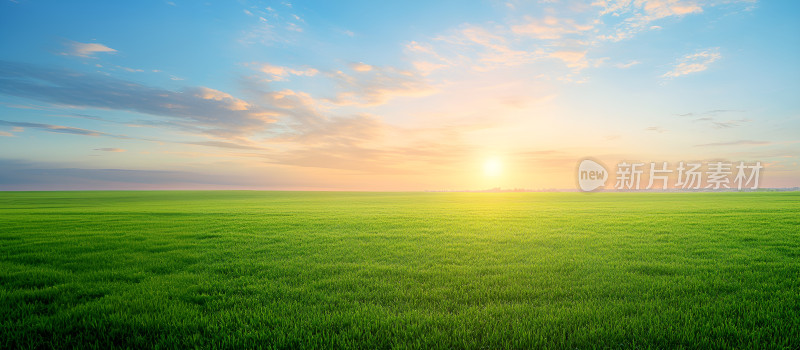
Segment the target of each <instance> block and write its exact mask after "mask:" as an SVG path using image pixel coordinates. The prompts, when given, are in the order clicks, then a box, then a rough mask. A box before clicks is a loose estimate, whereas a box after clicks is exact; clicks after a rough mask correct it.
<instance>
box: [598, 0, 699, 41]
mask: <svg viewBox="0 0 800 350" xmlns="http://www.w3.org/2000/svg"><path fill="white" fill-rule="evenodd" d="M593 5H595V6H600V7H601V8H602V10H601V11H600V15H601V17H602V16H609V15H610V16H614V17H621V18H623V19H624V20H622V21H620V22H619V24H617V25H616V26H615V28H614V29H613V31H612V32H611V33H608V34H601V35H599V38H600V39H601V40H611V41H620V40H624V39H628V38H631V37H633V36H634V35H636V34H637V33H639V32H642V31H644V30H648V29H655V28H653V27H657V26H652V25H651V23H652V22H654V21H657V20H659V19H662V18H667V17H682V16H685V15H689V14H695V13H701V12H703V8H702V7H701V6H700V5H699V4H698V3H697V2H696V1H694V0H636V1H631V0H597V1H595V2H594V3H593Z"/></svg>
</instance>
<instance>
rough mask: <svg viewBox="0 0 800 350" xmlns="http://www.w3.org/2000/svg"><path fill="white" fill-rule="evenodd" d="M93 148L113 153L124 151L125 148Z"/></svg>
mask: <svg viewBox="0 0 800 350" xmlns="http://www.w3.org/2000/svg"><path fill="white" fill-rule="evenodd" d="M94 150H95V151H101V152H114V153H121V152H125V150H124V149H122V148H112V147H104V148H95V149H94Z"/></svg>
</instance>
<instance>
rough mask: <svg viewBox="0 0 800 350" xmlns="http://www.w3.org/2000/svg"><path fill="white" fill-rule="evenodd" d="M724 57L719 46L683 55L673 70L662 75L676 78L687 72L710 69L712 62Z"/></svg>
mask: <svg viewBox="0 0 800 350" xmlns="http://www.w3.org/2000/svg"><path fill="white" fill-rule="evenodd" d="M720 58H722V55H721V54H720V53H719V48H710V49H705V50H702V51H698V52H696V53H693V54H688V55H686V56H683V57H681V58H680V59H678V61H677V62H676V63H675V65H674V67H673V68H672V70H670V71H669V72H667V73H664V75H662V76H661V77H662V78H676V77H680V76H683V75H687V74H692V73H697V72H702V71H704V70H706V69H708V66H709V65H710V64H711V63H714V62H715V61H717V60H719V59H720Z"/></svg>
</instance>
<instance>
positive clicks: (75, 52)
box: [62, 41, 117, 58]
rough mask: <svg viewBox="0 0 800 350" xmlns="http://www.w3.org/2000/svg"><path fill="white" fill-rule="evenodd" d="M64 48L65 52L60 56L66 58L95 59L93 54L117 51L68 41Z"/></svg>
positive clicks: (103, 46)
mask: <svg viewBox="0 0 800 350" xmlns="http://www.w3.org/2000/svg"><path fill="white" fill-rule="evenodd" d="M66 46H67V51H65V52H62V54H63V55H67V56H77V57H85V58H95V54H97V53H115V52H117V50H114V49H112V48H110V47H108V46H105V45H103V44H100V43H79V42H76V41H70V42H68V43H67V44H66Z"/></svg>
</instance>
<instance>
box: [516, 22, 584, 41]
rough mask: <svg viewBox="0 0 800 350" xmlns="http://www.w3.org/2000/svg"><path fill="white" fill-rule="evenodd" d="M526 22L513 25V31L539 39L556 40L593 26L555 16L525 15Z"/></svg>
mask: <svg viewBox="0 0 800 350" xmlns="http://www.w3.org/2000/svg"><path fill="white" fill-rule="evenodd" d="M525 22H526V23H525V24H520V25H515V26H512V27H511V31H513V32H514V33H516V34H521V35H526V36H530V37H534V38H537V39H548V40H554V39H561V38H562V37H564V36H566V35H569V34H578V33H583V32H586V31H589V30H591V29H592V28H593V26H592V25H591V24H578V23H576V22H575V20H573V19H570V18H557V17H554V16H547V17H544V18H541V19H539V18H533V17H530V16H525Z"/></svg>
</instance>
